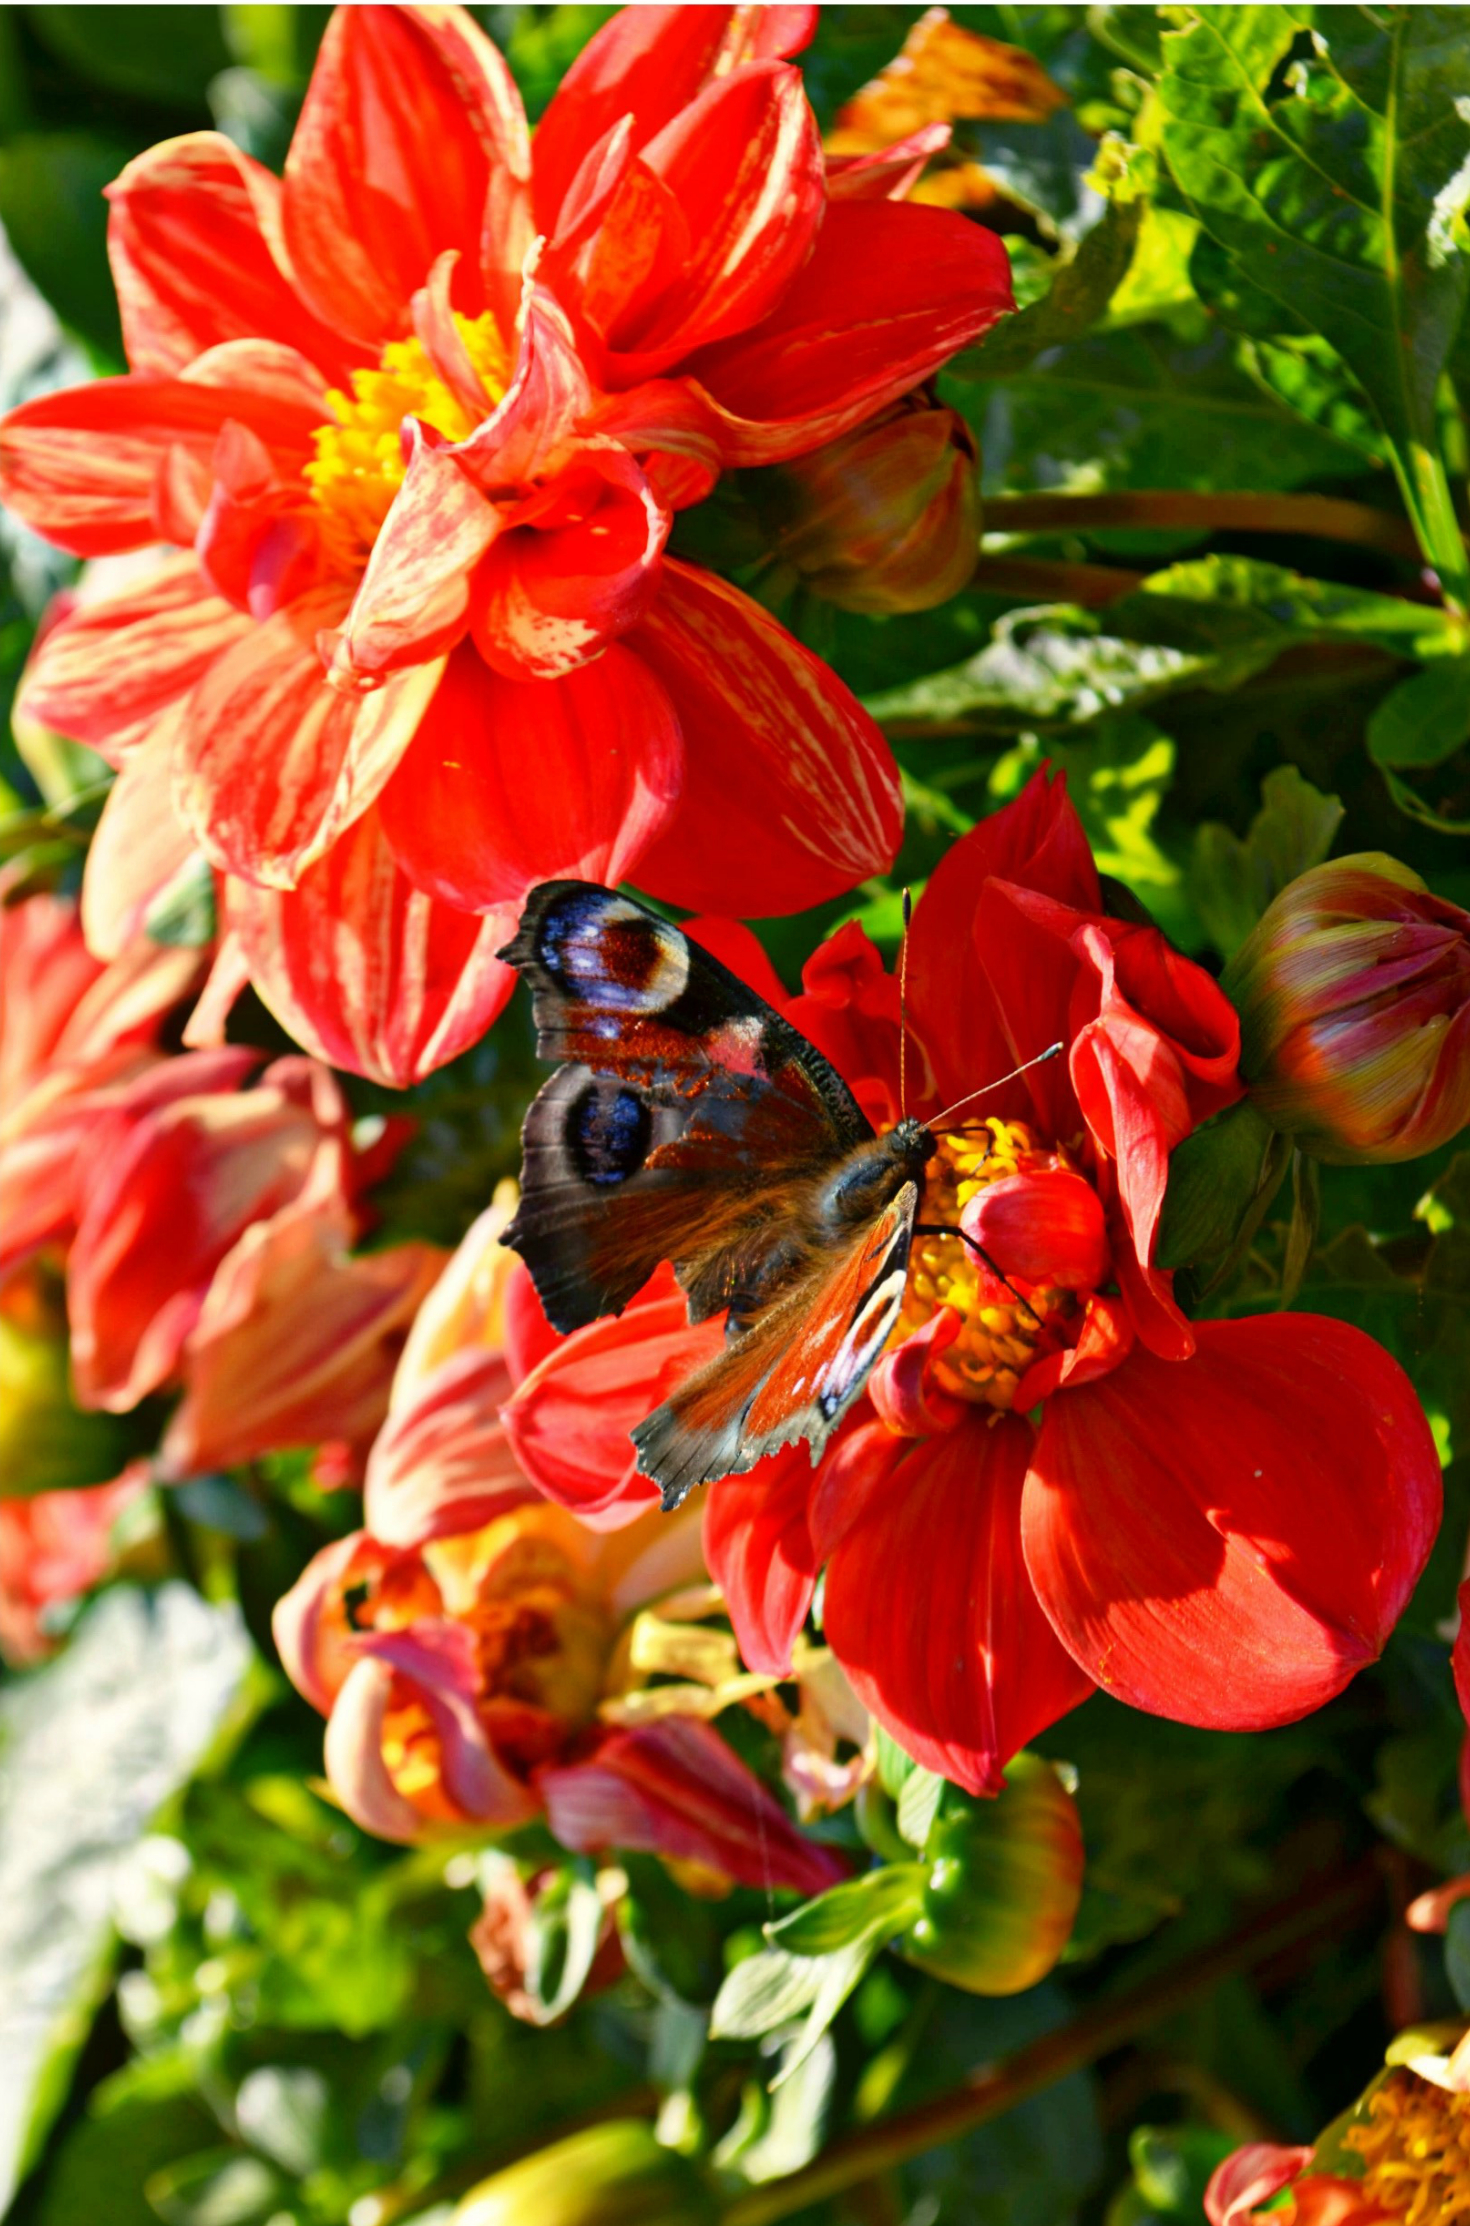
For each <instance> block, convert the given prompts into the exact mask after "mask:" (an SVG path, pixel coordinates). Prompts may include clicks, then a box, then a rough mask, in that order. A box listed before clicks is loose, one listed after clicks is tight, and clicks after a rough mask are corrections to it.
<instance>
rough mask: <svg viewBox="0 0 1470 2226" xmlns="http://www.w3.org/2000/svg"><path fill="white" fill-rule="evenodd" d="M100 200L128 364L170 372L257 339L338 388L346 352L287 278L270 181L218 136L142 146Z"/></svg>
mask: <svg viewBox="0 0 1470 2226" xmlns="http://www.w3.org/2000/svg"><path fill="white" fill-rule="evenodd" d="M107 199H108V202H109V203H110V208H109V212H108V222H107V252H108V258H109V260H110V262H111V264H112V275H113V279H114V281H115V283H116V286H117V298H118V308H119V310H120V311H121V314H122V327H123V341H124V345H125V346H126V348H127V353H128V361H129V363H130V364H131V365H132V367H133V369H134V370H135V371H164V372H166V371H179V370H182V369H183V367H184V365H185V364H187V363H189V362H190V361H191V360H192V359H193V358H194V357H195V356H197V355H199V354H200V353H201V351H202V350H204V349H206V348H212V347H215V346H217V345H218V343H219V342H220V341H223V340H243V339H247V338H262V339H268V340H279V341H282V342H284V343H285V344H286V345H287V346H288V347H291V348H295V349H299V351H300V352H301V354H302V355H304V356H306V357H307V358H308V359H309V360H310V361H311V362H312V363H314V364H315V365H316V366H317V367H318V369H319V370H321V371H322V372H324V373H325V374H326V375H327V376H328V377H329V378H330V379H332V380H334V381H336V382H338V383H345V381H346V379H347V376H348V374H349V372H350V370H351V367H352V361H353V355H352V353H351V352H350V351H349V350H348V349H346V348H345V347H344V345H343V343H342V341H341V339H340V338H339V336H338V335H337V333H336V332H334V331H333V330H332V328H331V327H330V326H329V325H324V324H323V323H321V321H320V320H319V319H318V318H317V317H315V316H313V314H312V312H311V311H310V310H309V309H308V308H307V306H306V304H305V303H304V302H303V301H302V299H301V297H300V295H299V294H298V293H297V292H296V289H295V287H294V285H293V284H292V280H291V273H290V267H289V262H288V259H287V256H286V252H285V245H284V242H283V240H282V237H281V216H280V207H281V184H280V180H279V179H278V178H276V177H274V176H273V175H272V173H271V172H270V171H269V170H267V169H266V168H265V167H264V165H263V164H261V163H258V162H254V161H252V160H251V158H250V156H249V155H247V154H242V153H241V151H240V149H239V148H238V147H236V146H235V145H234V144H233V142H232V141H231V140H228V139H226V138H225V137H224V135H223V133H221V132H216V131H194V132H187V133H185V134H184V135H183V137H181V138H178V139H166V140H164V141H163V142H162V144H161V145H159V146H156V147H150V148H149V149H148V150H147V152H146V153H145V154H141V155H139V156H137V157H136V159H135V160H134V161H132V162H130V163H129V164H128V165H127V167H126V168H125V169H124V170H123V172H122V174H121V176H120V177H118V178H117V179H115V180H114V182H113V184H111V185H110V186H109V187H108V188H107ZM226 272H227V273H228V280H227V281H226V282H225V283H222V282H221V278H222V274H223V273H226Z"/></svg>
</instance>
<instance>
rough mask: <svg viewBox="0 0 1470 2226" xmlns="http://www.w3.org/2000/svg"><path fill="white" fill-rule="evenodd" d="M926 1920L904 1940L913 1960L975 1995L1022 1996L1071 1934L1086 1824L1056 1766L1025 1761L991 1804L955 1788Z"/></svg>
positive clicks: (927, 1895) (932, 1846) (933, 1834)
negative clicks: (1084, 1825) (1082, 1820)
mask: <svg viewBox="0 0 1470 2226" xmlns="http://www.w3.org/2000/svg"><path fill="white" fill-rule="evenodd" d="M924 1864H925V1867H926V1870H927V1874H928V1875H927V1877H926V1878H925V1881H924V1889H923V1904H924V1906H923V1914H922V1915H921V1916H920V1917H919V1918H918V1919H917V1921H916V1922H915V1924H914V1925H913V1927H912V1928H911V1930H910V1931H909V1932H908V1933H907V1934H906V1935H905V1937H904V1938H903V1939H902V1940H901V1941H900V1942H899V1943H898V1945H899V1947H900V1949H901V1952H902V1953H903V1955H904V1956H905V1957H906V1958H907V1960H908V1961H909V1962H910V1963H916V1964H917V1965H918V1966H919V1968H920V1969H921V1970H923V1971H929V1972H932V1974H933V1975H934V1977H935V1978H938V1979H944V1980H947V1982H948V1983H949V1985H951V1986H959V1987H964V1988H965V1989H966V1991H967V1992H968V1993H971V1994H1019V1993H1020V1992H1021V1991H1022V1989H1023V1988H1025V1987H1028V1986H1034V1985H1035V1984H1036V1982H1037V1980H1038V1979H1043V1978H1045V1976H1046V1974H1047V1972H1048V1971H1050V1970H1051V1968H1052V1966H1053V1964H1054V1963H1055V1962H1056V1960H1057V1957H1058V1956H1059V1955H1060V1954H1061V1952H1062V1950H1063V1948H1064V1947H1065V1946H1066V1944H1067V1941H1068V1939H1069V1938H1070V1937H1071V1932H1072V1925H1073V1922H1074V1920H1075V1918H1076V1915H1077V1904H1078V1901H1079V1899H1080V1898H1081V1893H1082V1865H1083V1853H1082V1826H1081V1822H1080V1821H1079V1818H1078V1815H1077V1807H1076V1803H1075V1802H1074V1801H1073V1799H1072V1796H1071V1794H1070V1793H1068V1791H1067V1789H1066V1787H1065V1786H1064V1785H1063V1784H1062V1781H1061V1779H1060V1778H1059V1777H1058V1775H1057V1773H1056V1771H1055V1770H1054V1769H1053V1768H1052V1765H1051V1764H1050V1763H1049V1762H1043V1761H1042V1760H1041V1758H1040V1757H1039V1756H1038V1755H1030V1754H1020V1755H1017V1756H1016V1757H1015V1759H1014V1761H1012V1762H1010V1763H1008V1764H1007V1765H1006V1782H1005V1785H1004V1787H1003V1788H1002V1790H1001V1791H1000V1793H999V1794H997V1795H996V1796H995V1797H994V1798H992V1799H990V1800H975V1799H973V1798H972V1797H971V1796H970V1795H969V1794H966V1793H961V1792H960V1790H959V1789H958V1787H956V1786H947V1787H946V1788H945V1790H944V1793H943V1795H942V1797H941V1799H940V1803H939V1808H938V1811H937V1813H936V1815H935V1818H934V1822H933V1823H932V1824H931V1825H930V1827H929V1834H928V1837H927V1839H926V1840H925V1842H924Z"/></svg>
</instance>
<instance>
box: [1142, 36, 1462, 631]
mask: <svg viewBox="0 0 1470 2226" xmlns="http://www.w3.org/2000/svg"><path fill="white" fill-rule="evenodd" d="M1163 51H1164V58H1165V65H1166V66H1165V70H1164V74H1163V75H1162V77H1161V78H1160V79H1159V82H1158V101H1159V106H1160V109H1161V112H1162V117H1163V123H1162V132H1161V145H1162V150H1163V154H1164V157H1165V159H1166V160H1167V162H1168V165H1169V168H1170V170H1171V172H1172V173H1173V176H1174V179H1175V181H1176V183H1177V184H1178V186H1179V188H1180V191H1181V192H1182V193H1183V195H1184V198H1185V200H1186V202H1187V203H1188V205H1189V208H1190V210H1191V212H1192V213H1193V214H1194V215H1195V216H1196V217H1197V218H1198V219H1199V222H1200V224H1201V226H1202V227H1203V229H1204V232H1205V234H1206V235H1208V238H1209V240H1210V241H1211V242H1212V243H1213V247H1214V250H1215V251H1217V253H1218V255H1219V257H1220V258H1221V259H1223V262H1224V264H1225V266H1226V267H1227V269H1228V271H1229V274H1230V277H1231V279H1232V280H1233V281H1234V282H1235V285H1236V286H1237V288H1238V294H1237V296H1236V298H1235V299H1234V301H1233V302H1232V300H1231V298H1230V294H1229V289H1228V288H1225V287H1222V286H1218V285H1217V286H1216V287H1215V288H1214V293H1215V301H1214V306H1216V307H1217V308H1218V309H1220V310H1221V312H1222V313H1223V314H1226V315H1231V314H1232V313H1233V315H1234V317H1235V319H1236V320H1237V321H1239V322H1240V323H1241V324H1242V325H1243V327H1244V328H1245V329H1246V330H1247V331H1255V332H1259V331H1260V329H1261V325H1262V321H1263V319H1265V318H1267V317H1269V318H1271V319H1273V320H1274V323H1275V329H1276V330H1277V331H1282V332H1285V333H1287V334H1296V333H1301V332H1304V331H1305V332H1311V333H1315V334H1318V335H1319V336H1320V337H1321V338H1322V339H1323V340H1325V341H1326V342H1327V343H1328V344H1329V346H1330V347H1331V348H1332V349H1333V350H1334V351H1335V352H1336V354H1337V355H1338V356H1339V357H1340V358H1341V360H1342V362H1343V363H1344V364H1345V365H1346V366H1347V367H1348V369H1349V371H1350V372H1351V373H1352V375H1353V377H1354V378H1355V379H1356V380H1357V382H1358V384H1359V385H1360V386H1361V388H1362V390H1363V392H1364V393H1365V394H1366V395H1367V396H1368V397H1369V399H1370V401H1371V402H1372V404H1373V407H1374V409H1375V410H1376V412H1377V414H1378V417H1379V420H1380V422H1381V423H1382V425H1383V428H1384V431H1385V433H1386V434H1387V436H1388V439H1389V441H1390V443H1391V445H1392V448H1393V452H1394V458H1395V462H1396V466H1397V469H1398V472H1399V477H1400V481H1401V484H1402V486H1403V489H1404V495H1405V500H1406V501H1407V502H1408V504H1409V506H1410V509H1411V511H1412V512H1413V514H1414V516H1415V522H1416V525H1417V526H1418V528H1419V531H1420V534H1421V539H1422V540H1423V544H1424V548H1425V553H1426V555H1427V556H1428V557H1429V558H1430V561H1431V562H1433V563H1435V564H1436V565H1437V566H1438V567H1439V568H1440V570H1441V573H1442V574H1443V575H1444V577H1445V578H1446V582H1447V585H1451V586H1453V587H1455V588H1459V587H1461V586H1463V585H1464V584H1465V582H1466V566H1465V558H1464V551H1463V545H1462V544H1461V541H1460V536H1459V528H1458V526H1457V524H1456V523H1455V519H1454V514H1453V510H1452V509H1451V508H1450V506H1449V499H1448V489H1447V486H1446V484H1445V479H1444V469H1443V465H1442V463H1441V462H1440V460H1439V452H1438V436H1437V426H1436V418H1435V407H1436V393H1437V389H1438V385H1439V380H1440V376H1441V374H1442V372H1443V371H1444V368H1445V365H1446V363H1447V361H1448V358H1449V354H1450V350H1451V348H1452V346H1453V344H1454V340H1455V335H1456V333H1457V331H1458V329H1459V325H1460V321H1461V317H1462V314H1463V311H1464V307H1465V301H1466V293H1467V287H1470V262H1467V259H1466V256H1465V252H1464V247H1465V241H1464V227H1463V216H1464V208H1465V202H1466V199H1467V196H1470V108H1467V109H1466V112H1465V113H1464V114H1462V113H1461V103H1462V102H1463V101H1464V100H1465V98H1466V96H1467V95H1470V40H1467V39H1466V37H1465V17H1464V12H1463V10H1462V9H1460V8H1457V7H1448V8H1446V7H1388V8H1381V9H1369V8H1359V7H1336V8H1331V9H1324V10H1321V11H1319V12H1318V14H1317V17H1316V29H1315V30H1314V32H1313V33H1312V34H1311V35H1310V37H1304V35H1303V33H1302V30H1301V25H1300V23H1299V21H1298V18H1297V15H1296V14H1295V13H1294V12H1293V11H1292V10H1290V9H1288V8H1284V7H1250V6H1247V7H1221V6H1213V7H1203V8H1192V9H1189V10H1188V11H1187V12H1185V22H1184V27H1183V28H1182V29H1179V30H1174V31H1167V32H1166V33H1165V35H1164V39H1163ZM1288 64H1289V66H1288ZM1205 267H1206V270H1208V258H1206V259H1205ZM1206 283H1207V284H1208V277H1207V278H1206Z"/></svg>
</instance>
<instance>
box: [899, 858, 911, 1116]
mask: <svg viewBox="0 0 1470 2226" xmlns="http://www.w3.org/2000/svg"><path fill="white" fill-rule="evenodd" d="M913 916H914V900H913V897H912V896H911V895H910V893H909V891H908V890H907V889H905V890H904V893H903V939H902V941H901V942H900V944H899V946H898V1117H899V1119H900V1120H901V1121H903V1120H907V1118H908V1110H909V1078H908V1056H907V1055H908V1044H909V922H910V920H911V919H912V918H913Z"/></svg>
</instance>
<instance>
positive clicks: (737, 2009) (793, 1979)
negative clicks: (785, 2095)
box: [709, 1927, 887, 2085]
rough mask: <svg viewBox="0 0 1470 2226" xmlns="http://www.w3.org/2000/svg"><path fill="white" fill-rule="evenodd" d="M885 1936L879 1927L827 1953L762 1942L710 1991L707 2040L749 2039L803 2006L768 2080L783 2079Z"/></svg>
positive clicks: (774, 2028) (813, 2044)
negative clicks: (805, 1952) (768, 1945)
mask: <svg viewBox="0 0 1470 2226" xmlns="http://www.w3.org/2000/svg"><path fill="white" fill-rule="evenodd" d="M886 1937H887V1933H886V1930H885V1929H884V1928H883V1927H876V1928H874V1929H873V1930H871V1931H869V1932H867V1933H865V1934H863V1935H861V1936H860V1937H859V1938H858V1939H856V1940H854V1941H851V1942H850V1943H849V1944H848V1946H846V1947H845V1948H836V1949H834V1950H833V1951H832V1953H831V1954H830V1955H820V1956H800V1955H789V1954H787V1952H786V1951H785V1950H784V1949H782V1948H764V1949H762V1950H761V1951H760V1952H759V1953H758V1954H756V1955H753V1956H747V1957H746V1958H745V1961H744V1962H743V1963H737V1964H736V1966H735V1968H734V1970H733V1971H732V1972H731V1973H730V1975H729V1977H728V1978H727V1979H726V1981H725V1983H724V1985H723V1986H722V1987H721V1988H720V1991H719V1993H718V1995H717V1996H716V1997H715V2006H714V2009H713V2010H712V2011H711V2013H710V2027H709V2029H710V2038H711V2039H712V2040H754V2039H757V2038H759V2037H760V2036H761V2035H762V2034H764V2033H772V2032H776V2031H778V2030H779V2029H780V2028H781V2027H782V2026H786V2025H790V2024H792V2023H794V2021H795V2020H796V2019H797V2018H798V2017H800V2016H801V2015H802V2012H803V2011H805V2013H806V2017H805V2022H804V2023H803V2025H802V2027H801V2029H800V2031H799V2033H797V2034H795V2035H794V2036H793V2038H792V2043H791V2046H790V2048H789V2050H788V2051H787V2053H786V2055H785V2056H784V2057H783V2060H782V2064H781V2069H780V2071H779V2073H778V2074H777V2079H776V2081H775V2082H773V2084H781V2085H784V2084H785V2083H786V2082H787V2081H788V2080H790V2079H792V2078H794V2077H795V2075H796V2073H797V2072H798V2071H799V2070H800V2069H801V2067H802V2065H803V2064H804V2063H805V2062H806V2061H807V2058H808V2057H809V2056H810V2055H811V2053H812V2051H813V2049H814V2048H816V2046H817V2044H818V2043H819V2041H820V2040H821V2038H822V2036H823V2034H824V2033H825V2032H826V2031H827V2029H828V2027H829V2026H830V2025H831V2023H832V2021H833V2019H834V2018H835V2017H836V2016H837V2014H838V2012H839V2011H840V2010H841V2008H842V2005H843V2003H844V2002H845V2001H846V2000H847V1998H848V1996H849V1995H850V1994H851V1993H852V1991H853V1989H854V1988H855V1987H856V1986H857V1985H858V1983H859V1981H860V1980H861V1979H862V1977H863V1975H864V1973H865V1972H866V1971H867V1969H868V1967H869V1965H870V1964H871V1963H872V1961H873V1958H874V1957H875V1956H876V1955H877V1954H878V1952H879V1950H880V1949H881V1948H882V1946H883V1943H884V1940H885V1939H886Z"/></svg>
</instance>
